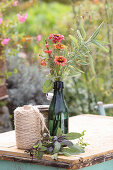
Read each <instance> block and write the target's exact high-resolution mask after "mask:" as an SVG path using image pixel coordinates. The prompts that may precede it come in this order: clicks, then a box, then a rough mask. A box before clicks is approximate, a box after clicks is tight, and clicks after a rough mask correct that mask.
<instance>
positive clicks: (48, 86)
mask: <svg viewBox="0 0 113 170" xmlns="http://www.w3.org/2000/svg"><path fill="white" fill-rule="evenodd" d="M52 89H53V81H52V80H46V81H45V83H44V85H43V89H42V91H43V93H48V92H50V91H51V90H52Z"/></svg>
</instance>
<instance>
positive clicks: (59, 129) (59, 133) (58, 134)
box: [56, 128, 62, 137]
mask: <svg viewBox="0 0 113 170" xmlns="http://www.w3.org/2000/svg"><path fill="white" fill-rule="evenodd" d="M61 133H62V131H61V128H58V130H57V134H56V135H57V137H59V136H61Z"/></svg>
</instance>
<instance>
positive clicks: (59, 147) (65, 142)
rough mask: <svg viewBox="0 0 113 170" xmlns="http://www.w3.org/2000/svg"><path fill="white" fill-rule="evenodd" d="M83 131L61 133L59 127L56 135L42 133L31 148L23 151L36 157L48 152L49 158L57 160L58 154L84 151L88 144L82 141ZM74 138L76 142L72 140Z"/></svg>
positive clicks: (75, 153) (73, 153)
mask: <svg viewBox="0 0 113 170" xmlns="http://www.w3.org/2000/svg"><path fill="white" fill-rule="evenodd" d="M84 133H85V131H83V132H82V133H74V132H72V133H68V134H64V135H62V134H61V129H60V128H59V129H58V131H57V136H49V134H47V133H44V134H43V137H42V139H41V140H40V141H38V142H37V143H36V145H34V146H33V147H32V148H31V149H29V150H26V151H25V152H27V153H30V156H31V157H37V158H38V159H42V157H43V154H50V155H51V158H52V159H54V160H57V158H58V155H65V156H71V155H77V154H79V153H83V152H84V148H85V147H86V146H87V145H88V144H87V143H84V142H83V136H84ZM75 139H76V143H73V142H72V140H75Z"/></svg>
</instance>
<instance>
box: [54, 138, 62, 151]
mask: <svg viewBox="0 0 113 170" xmlns="http://www.w3.org/2000/svg"><path fill="white" fill-rule="evenodd" d="M60 148H61V144H60V143H59V142H58V141H56V142H55V144H54V153H58V152H59V150H60Z"/></svg>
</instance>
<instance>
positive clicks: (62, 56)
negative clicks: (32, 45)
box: [40, 23, 108, 93]
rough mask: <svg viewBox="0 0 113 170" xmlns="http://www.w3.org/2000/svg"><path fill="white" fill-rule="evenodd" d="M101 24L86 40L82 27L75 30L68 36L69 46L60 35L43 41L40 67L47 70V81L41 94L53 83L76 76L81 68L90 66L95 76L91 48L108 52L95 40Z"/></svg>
mask: <svg viewBox="0 0 113 170" xmlns="http://www.w3.org/2000/svg"><path fill="white" fill-rule="evenodd" d="M102 25H103V23H101V24H100V26H99V27H98V28H97V30H96V31H95V32H94V33H93V34H92V35H91V37H90V38H88V39H86V38H87V37H86V32H85V29H84V27H83V25H82V24H81V25H80V30H77V32H76V37H75V35H69V38H70V41H69V42H70V44H69V45H68V46H66V45H64V44H63V43H62V42H63V41H64V42H65V38H64V36H63V35H60V34H50V36H49V38H48V40H45V42H46V44H45V50H44V53H45V54H47V55H45V54H42V55H40V56H41V66H44V67H46V68H49V74H48V75H47V76H46V78H47V80H46V81H45V83H44V85H43V92H44V93H48V92H49V91H51V90H52V89H53V82H55V81H63V80H64V79H66V78H67V77H73V76H77V75H78V74H80V73H83V71H82V70H81V69H80V68H81V66H88V65H90V67H91V69H92V72H93V74H95V70H94V65H93V58H92V56H91V46H92V45H96V46H97V47H99V48H101V49H102V50H104V51H106V52H107V51H108V50H107V49H106V48H105V47H104V46H103V45H102V44H103V43H105V42H103V41H99V40H97V39H96V37H97V35H98V34H99V32H100V29H101V27H102Z"/></svg>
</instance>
